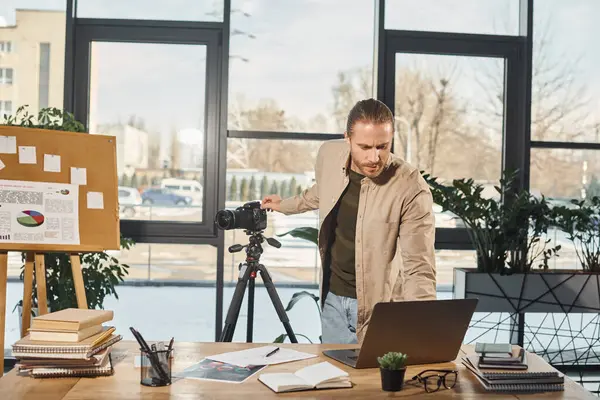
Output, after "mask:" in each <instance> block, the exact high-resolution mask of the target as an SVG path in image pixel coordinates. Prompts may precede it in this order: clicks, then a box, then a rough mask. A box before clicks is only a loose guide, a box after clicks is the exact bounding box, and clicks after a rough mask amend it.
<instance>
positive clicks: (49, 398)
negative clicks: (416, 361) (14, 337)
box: [0, 341, 596, 400]
mask: <svg viewBox="0 0 600 400" xmlns="http://www.w3.org/2000/svg"><path fill="white" fill-rule="evenodd" d="M252 346H264V344H256V343H255V344H246V343H176V345H175V360H174V363H173V371H180V370H182V369H184V368H186V367H188V366H190V365H192V364H194V363H196V362H198V361H200V360H201V359H202V358H203V357H205V356H209V355H213V354H218V353H222V352H227V351H235V350H242V349H244V348H248V347H252ZM282 346H285V347H290V348H296V349H298V350H300V351H305V352H309V353H313V354H318V355H319V357H318V358H313V359H309V360H303V361H297V362H292V363H286V364H280V365H274V366H270V367H267V368H266V369H264V370H263V371H262V372H267V371H268V372H294V371H296V370H298V369H300V368H302V367H304V366H307V365H310V364H315V363H317V362H321V361H329V362H331V363H332V364H334V365H337V366H339V367H340V368H342V369H345V370H346V371H348V372H349V373H350V377H351V379H352V382H353V383H354V387H353V388H351V389H332V390H311V391H305V392H295V393H283V394H275V393H273V392H272V391H271V390H270V389H269V388H267V387H266V386H264V385H263V384H262V383H260V382H259V381H258V380H257V376H258V374H260V372H259V373H258V374H256V375H254V376H252V377H251V378H249V379H248V380H247V381H246V382H245V383H242V384H233V383H219V382H211V381H199V380H192V379H181V380H177V381H176V380H174V382H173V384H172V385H171V386H167V387H161V388H150V387H145V386H142V385H140V383H139V378H140V370H139V369H138V368H135V367H134V358H135V356H137V355H138V354H139V353H138V350H137V348H138V347H139V346H137V343H135V342H125V341H124V342H120V343H118V344H117V345H116V346H115V348H114V349H113V365H114V368H115V373H114V375H113V376H110V377H98V378H57V379H35V378H30V377H27V376H18V375H17V374H16V371H15V370H13V371H11V372H10V373H8V374H7V375H5V376H4V377H3V378H0V399H11V400H21V399H27V400H30V399H31V400H33V399H35V400H59V399H60V400H81V399H106V400H112V399H114V400H117V399H119V400H121V399H150V398H151V399H186V400H187V399H196V398H205V397H206V398H211V399H220V398H223V399H234V398H244V397H245V398H260V399H263V398H277V397H281V398H322V397H327V398H345V399H359V398H370V399H372V398H388V397H418V396H422V395H425V394H426V393H425V391H424V389H423V387H422V386H420V385H413V384H405V386H404V389H403V390H402V391H400V392H396V393H388V392H384V391H382V390H381V379H380V375H379V370H378V369H366V370H355V369H352V368H349V367H346V366H345V365H343V364H340V363H338V362H336V361H334V360H332V359H330V358H328V357H325V356H323V355H322V351H323V350H325V349H333V348H341V347H347V346H339V345H309V344H300V345H293V344H284V345H282ZM470 349H471V348H470V347H469V346H464V347H463V349H461V352H460V353H459V356H458V357H459V358H460V357H461V356H462V355H464V352H465V351H469V350H470ZM529 357H537V356H536V355H530V356H529ZM427 367H428V366H424V365H419V366H411V367H409V368H408V370H407V372H406V379H410V378H411V377H412V376H414V375H415V374H417V373H418V372H420V371H422V370H424V369H426V368H427ZM430 367H435V368H440V367H450V368H457V369H458V370H459V379H458V382H457V384H456V387H455V388H454V389H452V390H447V389H443V390H440V391H438V392H436V393H433V394H429V395H428V397H436V398H450V397H453V398H458V399H478V398H481V397H482V396H483V395H485V397H486V398H488V397H489V398H494V399H500V398H507V399H518V398H536V399H537V398H543V399H587V398H590V399H594V398H596V397H594V396H593V395H592V394H591V393H589V392H588V391H586V390H584V389H583V388H582V387H581V386H580V385H578V384H577V383H575V382H573V381H572V380H571V379H568V378H566V377H565V391H564V392H558V393H543V394H531V395H518V396H517V395H503V394H491V393H485V391H484V390H483V389H482V387H481V385H480V384H479V382H478V381H477V380H476V378H475V377H474V376H473V375H472V374H471V373H470V372H469V371H468V370H466V369H465V368H464V367H463V366H462V364H461V363H460V361H457V362H455V363H447V364H436V365H435V366H434V365H432V366H430ZM238 396H239V397H238Z"/></svg>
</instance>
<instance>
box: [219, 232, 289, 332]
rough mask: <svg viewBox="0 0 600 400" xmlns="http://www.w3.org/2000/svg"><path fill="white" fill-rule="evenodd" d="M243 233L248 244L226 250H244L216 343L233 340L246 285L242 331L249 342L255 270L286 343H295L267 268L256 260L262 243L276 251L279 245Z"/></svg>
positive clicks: (254, 234)
mask: <svg viewBox="0 0 600 400" xmlns="http://www.w3.org/2000/svg"><path fill="white" fill-rule="evenodd" d="M245 232H246V235H249V236H250V238H249V243H248V244H247V245H243V246H242V245H241V244H234V245H232V246H230V247H229V252H230V253H237V252H239V251H242V249H244V248H246V261H245V262H244V263H240V265H239V269H240V274H239V277H238V282H237V284H236V286H235V292H234V293H233V298H232V299H231V304H230V305H229V311H228V312H227V317H226V319H225V326H224V327H223V332H222V333H221V338H220V340H219V341H220V342H231V340H232V339H233V332H234V331H235V325H236V323H237V319H238V316H239V314H240V307H241V306H242V300H243V299H244V292H245V290H246V285H248V328H247V331H246V342H248V343H251V342H252V330H253V323H254V279H255V278H256V272H257V271H258V272H260V277H261V278H262V280H263V282H264V284H265V287H266V288H267V292H268V293H269V297H270V298H271V303H273V306H274V307H275V311H276V312H277V315H278V316H279V320H280V321H281V323H282V324H283V326H284V328H285V331H286V332H287V334H288V337H289V338H290V341H291V342H292V343H298V340H297V339H296V335H295V334H294V331H292V327H291V325H290V320H289V319H288V317H287V314H286V313H285V309H284V308H283V304H281V300H280V299H279V296H278V295H277V290H275V285H274V284H273V281H272V280H271V276H270V275H269V272H268V271H267V268H266V267H265V266H264V265H262V264H260V261H259V260H260V255H261V254H262V252H263V248H262V246H261V243H262V242H263V241H265V240H266V241H267V243H269V244H270V245H271V246H273V247H276V248H280V247H281V243H279V242H278V241H277V240H275V239H273V238H265V237H264V236H263V234H262V231H248V230H246V231H245Z"/></svg>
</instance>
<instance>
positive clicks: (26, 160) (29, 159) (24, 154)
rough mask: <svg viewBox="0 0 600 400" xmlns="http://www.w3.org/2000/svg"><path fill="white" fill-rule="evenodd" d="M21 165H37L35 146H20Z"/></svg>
mask: <svg viewBox="0 0 600 400" xmlns="http://www.w3.org/2000/svg"><path fill="white" fill-rule="evenodd" d="M19 164H37V158H36V154H35V146H19Z"/></svg>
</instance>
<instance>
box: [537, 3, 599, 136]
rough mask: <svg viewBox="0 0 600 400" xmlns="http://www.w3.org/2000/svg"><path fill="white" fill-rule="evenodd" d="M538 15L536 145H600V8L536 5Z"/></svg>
mask: <svg viewBox="0 0 600 400" xmlns="http://www.w3.org/2000/svg"><path fill="white" fill-rule="evenodd" d="M533 15H534V27H533V76H532V79H533V82H532V101H531V138H532V140H537V141H561V142H597V141H598V137H597V136H596V135H597V134H596V131H597V129H598V126H599V125H600V117H599V116H598V104H600V72H599V70H598V58H599V57H600V48H599V47H598V45H597V43H596V39H595V38H597V37H598V36H599V35H600V25H599V24H598V19H597V16H598V15H600V2H598V1H596V0H572V1H566V2H565V1H561V0H543V1H535V3H534V13H533ZM574 21H577V22H574Z"/></svg>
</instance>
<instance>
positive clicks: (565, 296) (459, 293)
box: [454, 268, 600, 313]
mask: <svg viewBox="0 0 600 400" xmlns="http://www.w3.org/2000/svg"><path fill="white" fill-rule="evenodd" d="M454 298H456V299H465V298H478V299H479V302H478V304H477V308H476V310H475V311H476V312H507V313H517V312H522V313H526V312H527V313H531V312H536V313H599V312H600V277H599V274H598V273H595V272H584V271H576V270H548V271H531V272H529V273H517V274H512V275H500V274H498V273H487V272H479V271H477V269H475V268H456V269H455V270H454Z"/></svg>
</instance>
